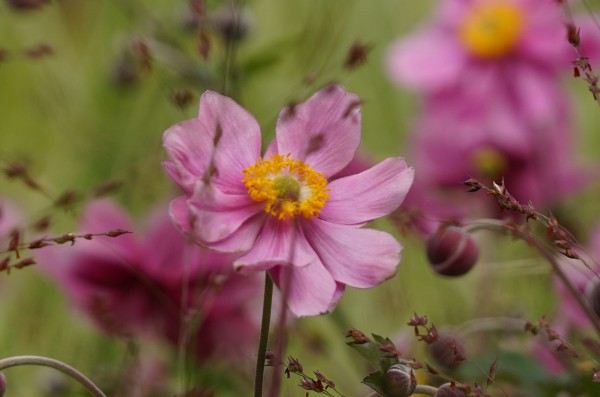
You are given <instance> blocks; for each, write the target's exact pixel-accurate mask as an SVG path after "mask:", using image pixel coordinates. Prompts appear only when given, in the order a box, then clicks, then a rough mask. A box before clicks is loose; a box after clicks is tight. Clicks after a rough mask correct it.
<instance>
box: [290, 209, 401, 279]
mask: <svg viewBox="0 0 600 397" xmlns="http://www.w3.org/2000/svg"><path fill="white" fill-rule="evenodd" d="M302 227H303V229H304V233H305V235H306V237H307V239H308V242H309V243H310V245H311V246H312V247H313V248H314V250H315V251H316V252H317V255H319V258H321V261H322V262H323V264H324V265H325V267H326V268H327V270H328V271H329V272H330V273H331V275H332V276H333V278H334V279H335V280H336V281H338V282H340V283H344V284H347V285H350V286H352V287H357V288H368V287H373V286H375V285H377V284H379V283H381V282H382V281H384V280H387V279H389V278H391V277H392V276H393V275H394V273H395V272H396V266H397V265H398V263H399V262H400V251H401V250H402V246H401V245H400V243H398V242H397V241H396V239H395V238H394V237H392V236H391V235H390V234H388V233H385V232H382V231H379V230H372V229H356V228H353V227H351V226H347V225H338V224H335V223H330V222H326V221H324V220H321V219H318V218H315V219H313V220H312V221H309V222H303V223H302Z"/></svg>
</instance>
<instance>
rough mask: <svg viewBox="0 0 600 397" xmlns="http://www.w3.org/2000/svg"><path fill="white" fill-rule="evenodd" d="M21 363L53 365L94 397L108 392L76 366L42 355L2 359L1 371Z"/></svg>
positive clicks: (103, 396)
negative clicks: (103, 390)
mask: <svg viewBox="0 0 600 397" xmlns="http://www.w3.org/2000/svg"><path fill="white" fill-rule="evenodd" d="M19 365H42V366H45V367H51V368H54V369H56V370H58V371H61V372H63V373H64V374H67V375H68V376H70V377H71V378H73V379H75V380H76V381H77V382H79V383H80V384H81V385H82V386H84V387H85V388H86V389H87V390H88V391H89V392H90V393H91V394H92V395H94V397H106V394H104V392H102V390H100V388H99V387H98V386H96V385H95V384H94V382H92V381H91V380H89V379H88V378H87V377H86V376H85V375H84V374H82V373H81V372H79V371H78V370H76V369H75V368H73V367H71V366H70V365H67V364H65V363H63V362H61V361H58V360H55V359H52V358H48V357H40V356H14V357H8V358H4V359H2V360H0V371H1V370H3V369H5V368H9V367H16V366H19Z"/></svg>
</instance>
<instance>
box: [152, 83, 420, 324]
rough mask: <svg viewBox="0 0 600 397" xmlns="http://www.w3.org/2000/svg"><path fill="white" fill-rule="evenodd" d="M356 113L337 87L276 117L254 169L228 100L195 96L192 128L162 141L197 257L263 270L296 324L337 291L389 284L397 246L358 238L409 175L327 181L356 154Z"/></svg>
mask: <svg viewBox="0 0 600 397" xmlns="http://www.w3.org/2000/svg"><path fill="white" fill-rule="evenodd" d="M360 123H361V117H360V101H359V99H358V98H357V97H356V96H355V95H352V94H349V93H347V92H346V91H345V90H344V89H343V88H342V87H341V86H331V87H327V88H324V89H322V90H321V91H319V92H317V93H316V94H315V95H313V96H312V97H311V98H309V99H308V100H307V101H306V102H304V103H302V104H299V105H296V106H293V107H288V108H286V109H284V110H282V112H281V113H280V115H279V119H278V121H277V127H276V138H275V139H274V140H273V142H271V144H270V145H269V147H268V149H267V151H266V153H265V154H264V156H263V157H261V150H260V148H261V132H260V129H259V126H258V124H257V122H256V121H255V119H254V118H253V117H252V116H251V115H250V114H249V113H248V112H247V111H245V110H244V109H243V108H241V107H240V106H239V105H237V104H236V103H235V102H234V101H233V100H231V99H230V98H227V97H224V96H222V95H219V94H217V93H214V92H206V93H204V94H203V95H202V98H201V100H200V112H199V115H198V118H196V119H193V120H188V121H184V122H182V123H180V124H177V125H175V126H173V127H171V128H170V129H169V130H167V131H166V132H165V135H164V146H165V148H166V150H167V152H168V153H169V156H170V158H171V160H169V161H165V162H164V167H165V169H166V170H167V172H168V173H169V175H170V176H171V177H172V178H173V179H174V180H175V181H177V182H178V183H179V185H180V186H181V187H182V188H183V189H184V190H185V192H186V195H185V196H182V197H180V198H178V199H176V200H174V201H173V202H172V203H171V215H172V217H173V219H174V220H175V222H176V223H177V224H178V225H179V227H180V228H181V229H182V230H183V231H184V232H186V233H188V234H190V235H192V236H193V238H194V239H195V240H196V241H197V242H198V243H199V244H200V245H203V246H207V247H210V248H213V249H216V250H221V251H237V252H244V255H243V256H241V257H240V258H238V259H237V260H236V261H235V262H234V266H235V268H236V269H237V270H240V271H244V272H251V271H256V270H266V269H268V270H270V272H271V276H272V277H273V279H274V282H275V283H276V284H277V285H278V286H279V287H280V288H281V287H282V285H283V284H286V281H285V280H287V279H288V277H289V293H288V301H287V304H288V306H289V308H290V310H291V311H292V312H293V313H294V314H296V315H298V316H306V315H316V314H320V313H324V312H327V311H328V310H331V309H332V308H333V307H334V305H335V304H336V302H337V300H338V299H339V298H340V297H341V294H342V292H343V290H344V286H345V285H350V286H353V287H358V288H368V287H372V286H374V285H376V284H378V283H380V282H382V281H384V280H386V279H388V278H390V277H392V276H393V275H394V273H395V269H396V266H397V264H398V262H399V261H400V251H401V246H400V244H399V243H398V242H397V241H396V240H395V239H394V238H393V237H392V236H391V235H389V234H387V233H384V232H381V231H377V230H371V229H363V228H361V227H362V226H363V225H365V224H367V223H368V222H370V221H371V220H373V219H376V218H379V217H381V216H384V215H387V214H388V213H390V212H391V211H392V210H394V209H395V208H397V207H398V206H399V205H400V203H401V202H402V200H403V198H404V196H405V195H406V192H407V191H408V189H409V187H410V185H411V183H412V180H413V169H412V168H410V167H408V166H407V165H406V163H405V162H404V160H403V159H401V158H389V159H386V160H384V161H383V162H381V163H379V164H377V165H375V166H374V167H372V168H369V169H367V170H366V171H363V172H360V173H358V174H353V175H349V176H345V177H342V178H339V179H334V178H332V177H333V176H335V175H336V174H337V173H338V172H340V171H341V170H342V169H343V168H345V167H346V166H347V165H348V164H349V163H350V161H351V160H352V159H353V158H354V155H355V152H356V149H357V147H358V145H359V142H360Z"/></svg>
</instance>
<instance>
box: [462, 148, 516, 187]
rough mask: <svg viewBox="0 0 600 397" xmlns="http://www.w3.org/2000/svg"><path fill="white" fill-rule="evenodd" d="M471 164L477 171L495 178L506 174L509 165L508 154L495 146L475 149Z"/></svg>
mask: <svg viewBox="0 0 600 397" xmlns="http://www.w3.org/2000/svg"><path fill="white" fill-rule="evenodd" d="M471 164H472V166H473V169H474V170H475V172H476V173H478V174H479V175H482V176H485V177H488V178H490V179H494V180H495V179H497V178H501V177H502V176H504V174H505V173H506V172H507V171H508V165H509V164H508V160H507V158H506V156H504V154H502V152H500V151H499V150H498V149H495V148H493V147H481V148H479V149H477V150H475V152H474V153H473V154H472V155H471Z"/></svg>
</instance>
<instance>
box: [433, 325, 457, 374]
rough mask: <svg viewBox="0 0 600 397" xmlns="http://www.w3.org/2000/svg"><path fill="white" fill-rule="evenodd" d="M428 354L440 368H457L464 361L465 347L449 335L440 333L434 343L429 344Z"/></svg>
mask: <svg viewBox="0 0 600 397" xmlns="http://www.w3.org/2000/svg"><path fill="white" fill-rule="evenodd" d="M429 354H430V355H431V356H432V357H433V358H434V359H435V361H436V362H437V363H438V364H440V365H441V366H442V367H444V368H447V369H450V370H452V369H455V368H457V367H458V366H459V365H460V363H461V362H463V361H464V360H465V357H466V356H465V354H466V352H465V347H464V345H463V344H462V342H461V341H460V340H459V339H457V338H456V337H455V336H453V335H452V334H449V333H447V332H446V333H445V332H443V331H442V332H440V335H439V336H438V338H437V339H436V341H435V342H433V343H431V344H429Z"/></svg>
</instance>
